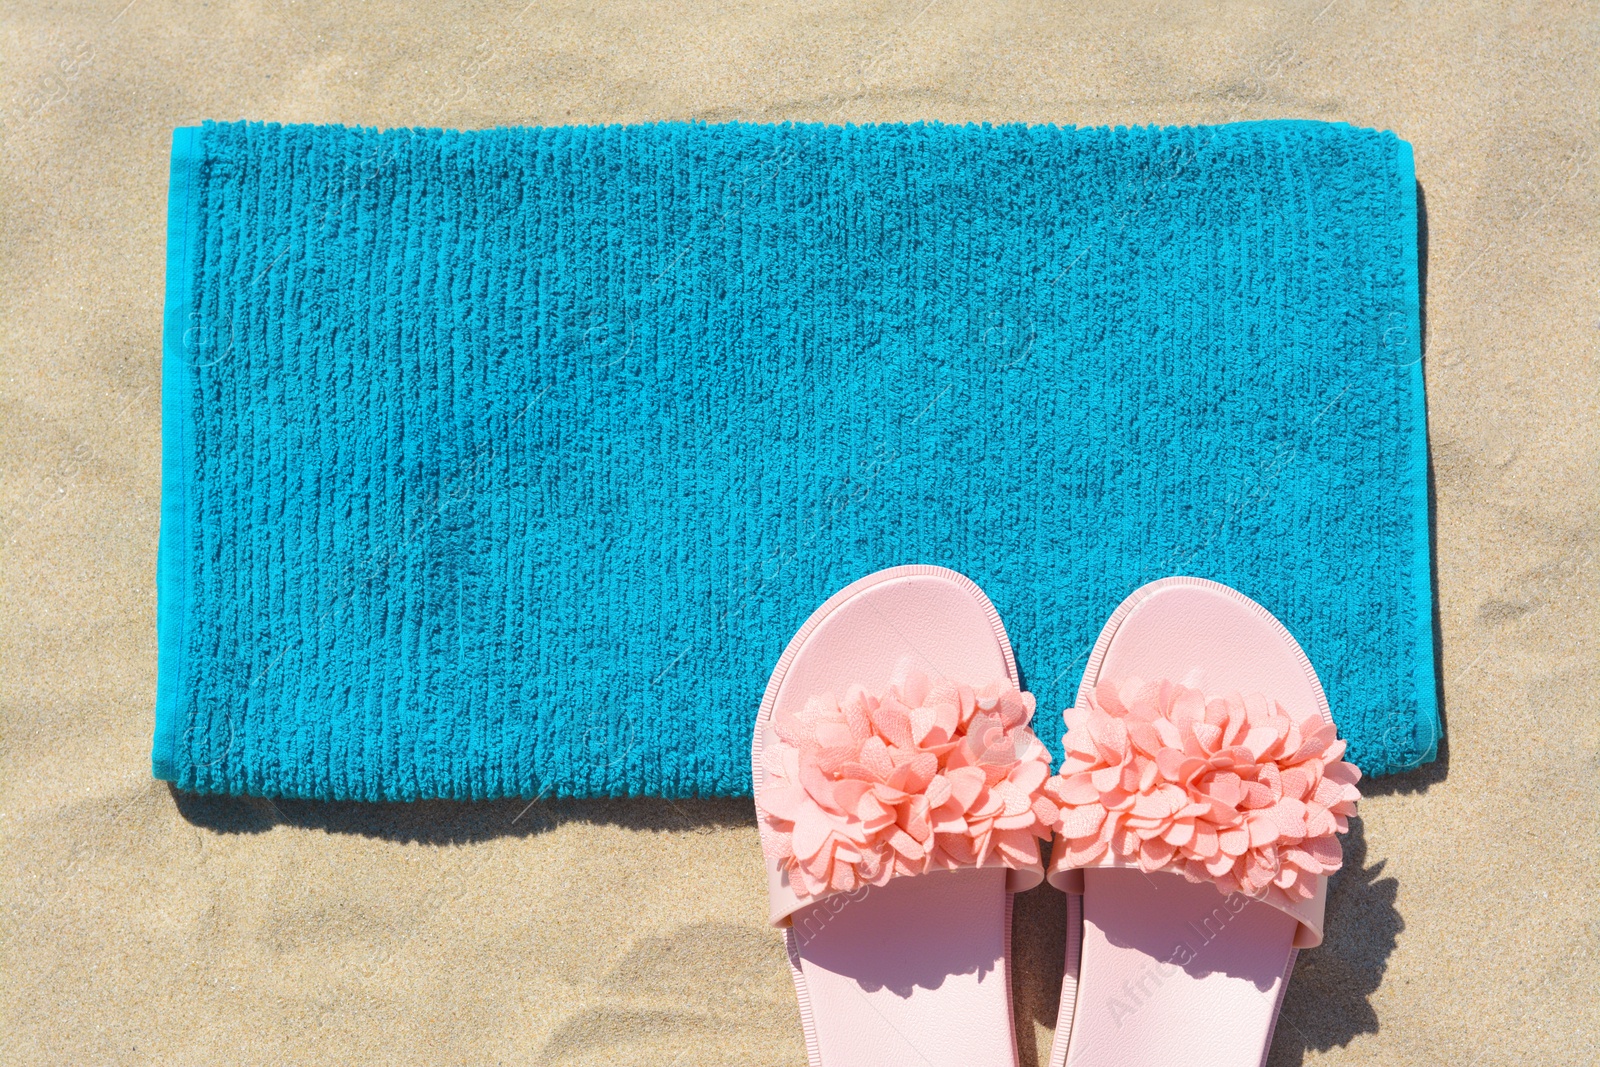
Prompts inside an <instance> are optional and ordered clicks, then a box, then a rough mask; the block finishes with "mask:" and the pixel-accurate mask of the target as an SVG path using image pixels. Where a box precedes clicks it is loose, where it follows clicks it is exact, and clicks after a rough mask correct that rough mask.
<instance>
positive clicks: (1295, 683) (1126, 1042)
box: [1044, 578, 1361, 1067]
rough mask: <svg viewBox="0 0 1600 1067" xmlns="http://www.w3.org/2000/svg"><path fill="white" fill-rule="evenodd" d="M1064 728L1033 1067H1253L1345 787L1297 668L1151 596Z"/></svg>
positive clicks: (1230, 611)
mask: <svg viewBox="0 0 1600 1067" xmlns="http://www.w3.org/2000/svg"><path fill="white" fill-rule="evenodd" d="M1065 718H1066V721H1067V736H1066V741H1065V748H1066V755H1065V758H1064V760H1063V762H1062V765H1061V768H1060V770H1059V772H1058V773H1057V774H1056V776H1055V777H1053V778H1051V780H1050V781H1049V782H1048V783H1047V784H1046V785H1045V788H1044V792H1045V794H1046V795H1047V796H1049V797H1050V798H1051V799H1052V801H1053V802H1055V803H1057V804H1059V806H1060V821H1059V822H1058V823H1057V826H1056V834H1057V836H1056V841H1055V845H1054V850H1053V853H1052V857H1051V864H1050V881H1051V883H1052V884H1053V885H1055V886H1056V887H1057V888H1058V889H1062V890H1065V891H1066V892H1067V893H1068V918H1067V927H1068V931H1067V960H1066V977H1065V980H1064V981H1063V983H1062V993H1061V1009H1060V1018H1059V1021H1058V1023H1057V1028H1056V1038H1055V1044H1054V1046H1053V1048H1052V1051H1051V1057H1050V1063H1051V1065H1052V1067H1063V1065H1073V1067H1135V1065H1139V1067H1148V1065H1163V1064H1184V1065H1185V1067H1259V1065H1260V1064H1262V1063H1264V1062H1265V1060H1266V1056H1267V1052H1268V1049H1269V1047H1270V1045H1271V1043H1272V1030H1273V1026H1274V1024H1275V1023H1276V1021H1277V1016H1278V1008H1279V1006H1280V1005H1281V1004H1282V1000H1283V991H1284V987H1285V985H1286V984H1287V983H1288V980H1289V972H1290V970H1291V968H1292V967H1293V966H1294V960H1295V955H1296V953H1297V952H1298V951H1299V950H1300V949H1301V948H1308V947H1312V946H1315V945H1317V944H1319V943H1321V941H1322V913H1323V905H1324V901H1325V898H1326V893H1327V875H1329V874H1331V873H1332V872H1333V871H1334V870H1336V869H1337V868H1338V867H1339V864H1340V862H1341V855H1340V849H1339V842H1338V838H1337V837H1336V836H1335V835H1336V833H1342V832H1344V831H1345V830H1346V829H1347V825H1346V818H1347V817H1348V816H1349V815H1352V814H1354V813H1355V803H1356V800H1357V799H1358V793H1357V791H1356V788H1355V783H1356V782H1357V781H1358V780H1359V778H1360V776H1361V772H1360V771H1358V770H1357V769H1356V768H1355V767H1354V766H1353V765H1352V764H1349V763H1346V762H1344V761H1343V760H1342V759H1341V758H1340V757H1341V756H1342V755H1343V753H1344V742H1342V741H1339V740H1338V739H1337V736H1336V734H1335V730H1334V725H1333V717H1332V715H1331V714H1330V713H1329V711H1328V701H1327V698H1326V697H1325V696H1324V695H1323V692H1322V685H1321V683H1320V682H1318V681H1317V676H1316V673H1315V672H1314V671H1313V670H1312V668H1311V663H1310V661H1309V660H1308V659H1307V658H1306V655H1305V653H1304V652H1303V651H1301V649H1300V646H1299V645H1298V644H1297V643H1296V642H1295V640H1294V638H1293V637H1291V636H1290V635H1289V632H1288V631H1287V630H1286V629H1284V627H1283V625H1282V624H1281V623H1279V622H1278V620H1277V619H1275V618H1273V617H1272V615H1271V614H1270V613H1268V612H1267V610H1266V609H1265V608H1263V607H1261V605H1259V604H1257V603H1255V601H1253V600H1250V599H1249V598H1248V597H1246V596H1244V595H1243V594H1241V593H1238V592H1236V591H1234V590H1232V589H1230V588H1228V587H1227V586H1224V585H1219V584H1217V583H1215V582H1209V581H1205V580H1203V579H1198V578H1167V579H1163V580H1162V581H1159V582H1153V583H1151V584H1150V585H1146V586H1144V587H1143V588H1141V589H1139V590H1138V591H1137V592H1135V593H1134V594H1133V595H1132V596H1130V597H1128V599H1127V600H1125V601H1123V603H1122V605H1121V607H1119V608H1118V609H1117V610H1116V612H1115V613H1114V614H1113V615H1112V616H1111V620H1110V621H1109V622H1108V623H1107V624H1106V626H1105V629H1104V630H1103V631H1102V632H1101V634H1100V638H1099V640H1098V641H1097V642H1096V644H1095V647H1094V651H1093V652H1092V653H1091V654H1090V657H1089V664H1088V666H1087V667H1086V668H1085V670H1084V675H1083V682H1082V684H1081V685H1080V686H1079V689H1078V701H1077V706H1076V707H1074V708H1073V709H1072V710H1070V711H1068V712H1067V713H1066V716H1065ZM1052 821H1053V820H1052Z"/></svg>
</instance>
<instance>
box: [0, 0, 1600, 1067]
mask: <svg viewBox="0 0 1600 1067" xmlns="http://www.w3.org/2000/svg"><path fill="white" fill-rule="evenodd" d="M126 2H127V0H93V2H88V3H80V4H74V5H66V6H62V5H45V4H23V3H12V4H9V5H7V7H6V9H5V15H4V42H3V47H4V50H5V57H6V58H5V62H4V64H3V67H0V78H3V85H0V90H3V95H4V100H5V101H6V107H7V111H6V113H5V127H4V139H5V147H4V163H3V173H4V183H5V186H4V199H3V211H4V226H3V230H0V264H3V267H0V270H3V272H4V287H3V292H0V308H3V310H0V336H3V344H0V361H3V373H4V409H3V415H0V469H3V471H4V477H3V484H0V512H3V516H4V523H5V525H4V529H3V531H0V544H3V546H4V548H3V552H4V556H3V564H0V567H3V570H0V575H3V579H0V590H3V592H0V598H3V603H0V635H3V643H0V702H3V708H4V719H3V721H0V731H3V734H0V738H3V741H0V913H3V917H0V990H3V991H0V1007H3V1011H0V1060H4V1062H6V1063H17V1064H21V1063H30V1064H31V1063H40V1064H43V1063H53V1064H63V1063H72V1064H101V1063H142V1062H161V1063H164V1064H207V1065H210V1064H227V1063H304V1064H313V1063H315V1064H322V1063H326V1064H348V1063H384V1064H391V1063H392V1064H408V1063H417V1064H439V1063H506V1064H511V1063H565V1064H587V1063H593V1064H601V1063H608V1064H609V1063H625V1064H633V1063H647V1062H648V1063H653V1064H661V1065H670V1064H685V1065H687V1064H702V1063H731V1064H800V1063H803V1062H804V1056H803V1051H802V1047H801V1044H800V1039H799V1033H798V1028H797V1017H796V1012H795V1008H794V1004H793V999H792V992H791V990H790V988H789V982H788V977H787V975H786V973H785V971H784V967H783V961H782V956H781V954H780V951H779V948H778V945H777V942H776V941H775V940H774V938H773V937H772V936H771V935H770V934H769V932H768V931H767V930H766V929H765V928H764V927H763V924H762V915H763V907H764V905H763V897H762V893H763V890H762V886H761V882H760V879H759V871H760V866H759V860H758V851H757V844H756V833H755V829H754V827H753V824H752V822H751V819H750V815H749V810H748V804H747V803H746V802H722V803H694V804H690V803H679V804H671V803H666V802H659V801H657V802H634V803H611V804H585V805H577V806H565V807H562V806H556V805H545V806H541V807H536V808H533V809H531V810H524V806H523V805H521V804H496V805H489V806H486V807H470V808H468V807H458V806H448V805H423V806H419V807H415V808H368V809H363V808H356V807H349V806H339V807H332V808H330V807H326V806H315V805H305V804H278V805H276V806H274V805H272V804H268V803H266V802H248V803H243V802H226V801H218V800H208V799H198V798H184V797H180V796H175V795H174V794H172V793H171V792H170V791H169V790H168V789H167V787H166V786H164V785H159V784H156V783H154V782H152V781H151V779H150V776H149V770H148V766H149V765H148V758H147V752H148V748H149V738H150V728H151V710H150V709H151V701H152V695H153V692H154V684H155V625H154V622H155V596H154V588H153V576H154V571H155V551H156V520H157V503H158V496H159V484H160V483H159V456H160V405H159V384H160V363H159V353H160V326H161V302H162V278H163V274H162V271H163V257H164V245H163V233H164V225H165V207H166V199H165V197H166V180H167V157H166V153H167V147H168V137H169V132H170V130H171V128H172V127H173V126H174V125H181V124H187V123H192V122H195V121H197V120H199V119H201V118H206V117H212V118H239V117H248V118H261V119H280V120H286V121H287V120H292V121H317V122H348V123H369V124H376V125H409V124H418V123H427V124H433V125H446V126H460V127H474V126H485V125H494V124H497V123H561V122H569V121H570V122H579V121H581V122H618V121H637V120H645V119H664V118H694V117H697V118H705V119H732V118H742V119H751V120H760V121H767V120H777V119H806V120H838V121H844V120H896V119H920V118H939V119H946V120H969V119H977V120H982V119H990V120H996V121H999V120H1010V121H1016V120H1022V121H1030V122H1063V123H1080V124H1095V123H1143V122H1161V123H1193V122H1217V121H1223V120H1228V119H1243V118H1266V117H1280V116H1305V117H1313V118H1324V119H1345V120H1349V121H1351V122H1353V123H1357V124H1361V125H1368V126H1378V127H1389V128H1393V129H1394V130H1396V131H1398V132H1399V133H1400V134H1401V135H1402V136H1403V137H1406V138H1407V139H1409V140H1410V141H1411V142H1412V143H1413V144H1414V145H1415V146H1416V149H1417V160H1418V168H1417V169H1418V173H1419V175H1420V177H1421V181H1422V184H1423V186H1424V188H1425V190H1426V205H1427V215H1428V226H1429V229H1428V237H1429V241H1428V282H1427V326H1428V338H1427V345H1428V363H1427V377H1428V390H1429V397H1428V399H1429V407H1430V422H1431V430H1432V435H1433V436H1432V439H1433V462H1434V469H1435V474H1436V479H1437V500H1438V581H1439V586H1438V598H1439V604H1440V624H1441V632H1442V643H1443V677H1444V692H1445V698H1446V706H1447V709H1448V710H1447V715H1448V721H1449V732H1450V736H1449V756H1450V758H1449V760H1448V761H1447V762H1444V761H1442V762H1441V763H1440V764H1439V765H1438V766H1437V767H1435V768H1432V769H1429V770H1427V771H1424V772H1422V773H1418V774H1415V775H1412V776H1409V777H1408V778H1407V779H1406V780H1404V781H1390V782H1383V783H1378V784H1377V785H1376V788H1375V789H1374V790H1373V792H1374V793H1375V794H1376V795H1375V796H1373V798H1372V799H1370V800H1368V801H1366V802H1365V803H1364V804H1363V806H1362V811H1363V818H1362V820H1361V823H1360V825H1359V826H1358V828H1357V830H1356V832H1355V834H1354V838H1353V841H1352V847H1351V849H1350V860H1351V862H1350V865H1349V867H1348V869H1347V870H1346V871H1345V872H1344V873H1342V874H1341V875H1340V876H1339V878H1338V880H1337V881H1336V883H1335V888H1334V890H1333V896H1332V900H1331V906H1330V915H1329V926H1330V929H1331V931H1332V932H1331V935H1330V937H1329V940H1328V943H1327V944H1326V945H1325V946H1324V947H1323V948H1321V949H1320V950H1318V951H1315V952H1312V953H1310V954H1308V955H1306V956H1305V957H1303V962H1302V965H1301V968H1300V970H1299V971H1298V972H1297V973H1296V975H1295V979H1294V982H1293V985H1292V989H1291V992H1290V994H1289V998H1288V1003H1287V1006H1286V1008H1285V1010H1284V1014H1283V1021H1282V1023H1281V1025H1280V1027H1279V1030H1278V1036H1277V1042H1276V1047H1275V1050H1274V1053H1273V1057H1272V1062H1273V1063H1275V1064H1298V1063H1301V1062H1310V1061H1315V1062H1319V1063H1320V1062H1328V1063H1362V1064H1384V1065H1388V1067H1399V1065H1409V1064H1417V1065H1429V1067H1432V1065H1437V1064H1454V1065H1458V1067H1490V1065H1494V1064H1583V1065H1587V1064H1593V1063H1595V1062H1597V1061H1600V1010H1597V1003H1600V1001H1597V995H1596V988H1597V986H1600V959H1597V945H1600V939H1597V936H1596V934H1597V931H1596V915H1597V913H1600V907H1597V904H1600V892H1597V890H1596V885H1597V881H1600V847H1597V844H1596V834H1597V827H1600V801H1597V798H1600V789H1597V785H1596V776H1597V774H1600V707H1597V703H1600V698H1597V696H1596V694H1597V693H1600V669H1597V668H1600V657H1597V655H1596V638H1595V635H1596V631H1597V623H1600V614H1597V610H1596V599H1595V596H1594V590H1595V588H1596V577H1597V570H1600V568H1597V567H1596V563H1595V552H1596V545H1597V540H1600V531H1597V525H1596V522H1597V520H1596V516H1597V514H1600V509H1597V504H1600V472H1597V470H1596V467H1597V457H1600V410H1597V396H1600V359H1597V347H1600V181H1597V177H1596V175H1597V174H1600V160H1597V158H1596V151H1597V142H1600V114H1597V111H1600V75H1597V71H1600V67H1597V65H1596V63H1595V56H1596V53H1597V46H1600V13H1597V8H1596V6H1595V5H1594V4H1592V3H1590V4H1559V3H1555V4H1540V3H1533V4H1519V5H1515V10H1514V11H1502V10H1499V9H1498V8H1497V7H1496V6H1495V5H1489V4H1470V3H1469V4H1465V5H1462V4H1445V3H1434V4H1404V5H1402V4H1369V3H1358V2H1355V0H1343V2H1341V0H1310V2H1304V0H1301V2H1296V3H1293V4H1290V5H1288V6H1287V7H1285V8H1283V9H1281V10H1280V9H1277V8H1274V7H1272V6H1270V5H1266V4H1251V3H1234V4H1223V5H1211V6H1208V7H1207V9H1206V10H1203V11H1200V10H1196V11H1194V12H1193V13H1189V14H1182V15H1178V14H1171V13H1167V12H1165V11H1164V9H1163V5H1156V4H1143V3H1141V4H1137V5H1130V4H1125V3H1124V4H1107V5H1104V6H1105V7H1106V8H1108V9H1112V8H1115V9H1117V13H1115V14H1110V13H1097V12H1094V11H1086V10H1084V9H1083V7H1082V6H1081V5H1067V4H1053V3H1015V4H1003V5H999V6H990V5H988V4H978V3H955V2H952V0H942V2H934V3H930V4H927V5H926V6H923V4H924V0H912V2H911V3H908V4H882V3H879V4H872V5H867V6H861V5H857V4H853V3H834V4H831V5H826V6H817V7H813V8H809V9H807V10H805V11H797V10H788V5H756V4H746V5H743V6H740V7H737V8H730V9H726V10H722V9H720V5H712V4H705V5H698V6H697V5H695V4H691V3H683V2H680V3H669V4H666V5H662V6H659V7H657V6H652V5H645V4H636V5H626V4H618V3H610V2H604V0H598V2H594V3H585V4H567V5H562V4H545V3H540V2H538V0H536V2H535V3H533V4H530V5H528V6H527V7H526V8H523V7H522V2H521V0H512V2H510V3H508V4H506V5H503V6H501V5H494V4H486V5H482V6H478V7H475V8H463V9H461V10H459V11H452V12H443V11H433V10H431V9H432V8H433V6H434V5H428V4H422V5H412V6H409V7H404V8H403V7H402V6H401V5H397V4H394V3H391V2H388V0H384V2H380V3H375V4H361V5H355V4H349V5H338V6H330V9H329V10H320V9H318V5H313V4H307V3H300V2H296V0H287V2H271V0H257V2H252V0H239V2H235V3H213V4H210V5H206V6H201V5H194V6H192V7H189V8H187V9H186V8H183V7H180V6H178V5H175V4H173V3H171V2H169V0H134V3H132V4H131V5H129V6H128V7H126V8H124V7H123V5H124V4H125V3H126ZM768 8H771V10H768ZM780 8H782V10H779V9H780ZM119 12H120V14H119ZM1018 922H1019V937H1018V945H1019V948H1018V952H1019V958H1020V965H1019V968H1018V974H1017V978H1016V981H1017V990H1018V997H1019V1001H1018V1019H1019V1023H1020V1027H1021V1029H1020V1032H1021V1034H1022V1036H1023V1042H1022V1043H1023V1046H1024V1048H1023V1058H1024V1062H1028V1063H1031V1062H1034V1057H1035V1053H1034V1047H1035V1044H1036V1043H1037V1047H1038V1048H1039V1049H1043V1048H1045V1047H1046V1043H1047V1041H1048V1038H1049V1029H1050V1027H1051V1026H1052V1025H1053V1023H1054V1018H1053V1005H1054V997H1055V992H1056V983H1057V982H1058V981H1059V976H1058V973H1057V967H1058V964H1057V962H1056V961H1057V959H1058V953H1059V951H1060V943H1061V936H1062V935H1061V920H1060V899H1059V898H1057V897H1055V896H1053V895H1051V893H1050V892H1049V891H1048V890H1040V891H1037V892H1036V893H1034V894H1031V895H1029V896H1028V897H1026V898H1023V900H1022V901H1021V902H1020V905H1019V908H1018Z"/></svg>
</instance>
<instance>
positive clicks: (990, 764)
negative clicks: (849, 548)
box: [758, 671, 1056, 897]
mask: <svg viewBox="0 0 1600 1067" xmlns="http://www.w3.org/2000/svg"><path fill="white" fill-rule="evenodd" d="M1033 709H1034V699H1033V695H1032V694H1031V693H1024V692H1021V691H1020V690H1018V689H1017V688H1016V687H1015V686H1011V685H1005V684H1002V683H994V684H991V685H987V686H984V687H983V688H981V689H976V690H975V689H973V688H972V687H971V686H968V685H961V684H956V683H951V682H936V683H932V682H930V681H929V680H928V678H927V677H926V676H925V675H923V674H921V673H919V672H915V671H903V672H901V675H900V680H898V681H895V682H892V683H891V684H890V685H889V688H888V690H887V691H886V692H884V693H882V694H875V693H869V692H867V691H866V690H865V689H863V688H862V687H860V686H852V687H851V688H850V690H849V691H848V692H847V693H845V696H844V699H843V700H838V699H836V698H835V697H834V696H833V694H831V693H830V694H826V695H823V696H817V697H813V698H812V699H811V700H810V701H808V702H807V703H806V705H805V707H804V708H803V709H801V710H800V711H798V712H791V713H789V714H786V715H775V716H774V717H773V723H772V725H773V730H774V731H775V732H776V733H777V735H778V736H777V739H776V741H774V742H773V743H771V744H769V745H768V746H767V747H766V750H765V752H764V754H763V763H764V766H765V770H766V773H767V777H766V780H765V781H764V783H763V784H762V787H761V795H760V798H759V804H758V809H759V811H758V813H759V815H760V817H761V819H762V821H763V822H764V823H765V824H766V826H767V828H768V829H769V830H770V831H771V833H770V834H769V835H767V836H768V845H767V849H768V855H769V856H770V857H771V858H773V859H774V860H776V861H777V863H778V864H779V866H780V867H782V868H783V869H784V870H786V871H788V873H789V881H790V885H791V886H793V887H794V890H795V892H796V894H797V895H800V896H803V897H814V896H819V895H821V894H823V893H827V892H832V891H847V890H851V889H855V888H856V887H857V886H861V885H882V884H883V883H885V882H887V881H888V880H889V879H890V878H894V877H897V876H899V875H907V874H923V873H925V872H928V871H933V870H939V869H955V868H960V867H984V866H1002V867H1011V868H1021V867H1027V866H1033V865H1037V864H1038V863H1039V840H1040V839H1041V838H1045V837H1048V836H1049V835H1050V826H1051V825H1052V824H1053V823H1054V822H1055V818H1056V806H1055V805H1054V804H1053V803H1050V802H1048V801H1046V800H1045V799H1044V797H1043V796H1042V795H1041V794H1040V792H1039V790H1040V787H1041V786H1043V785H1044V782H1045V779H1046V778H1047V777H1048V776H1049V774H1050V756H1049V753H1048V751H1047V750H1046V749H1045V747H1044V745H1043V744H1041V743H1040V741H1039V739H1038V738H1037V737H1035V736H1034V734H1033V731H1032V730H1030V729H1029V728H1028V722H1029V720H1030V719H1031V718H1032V717H1033Z"/></svg>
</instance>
